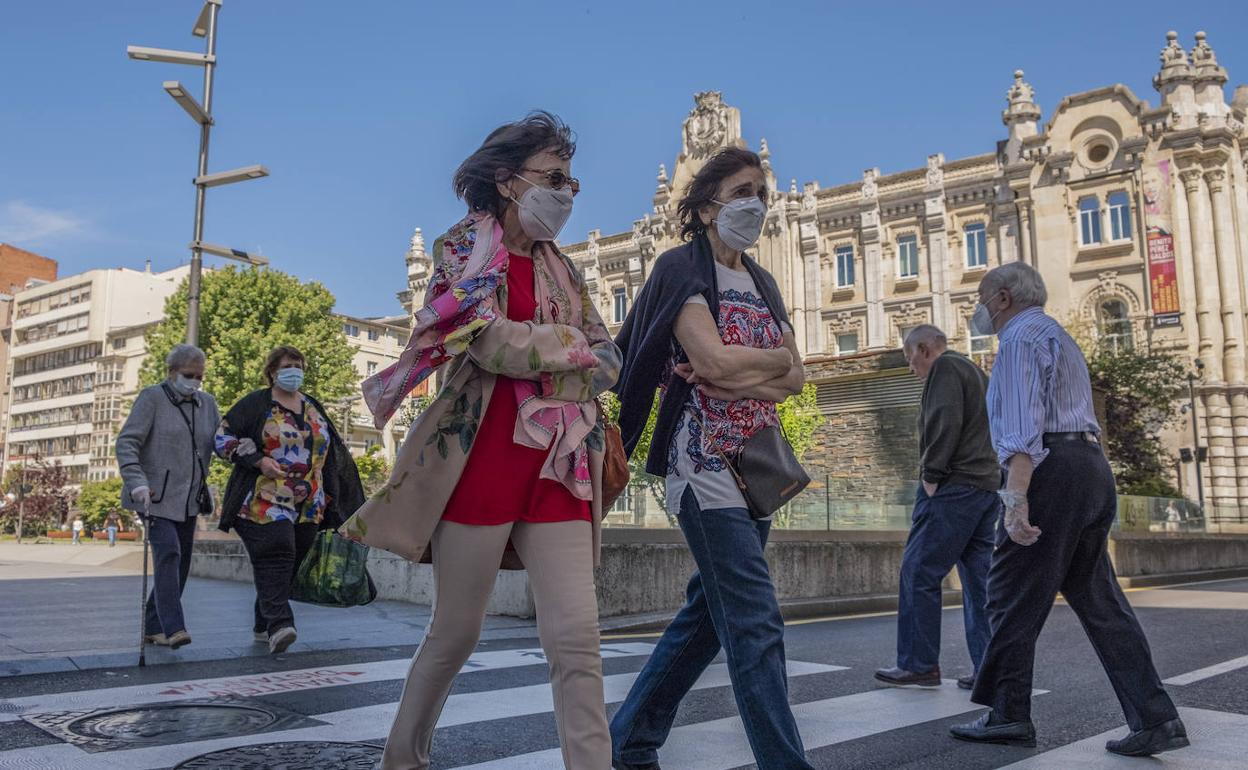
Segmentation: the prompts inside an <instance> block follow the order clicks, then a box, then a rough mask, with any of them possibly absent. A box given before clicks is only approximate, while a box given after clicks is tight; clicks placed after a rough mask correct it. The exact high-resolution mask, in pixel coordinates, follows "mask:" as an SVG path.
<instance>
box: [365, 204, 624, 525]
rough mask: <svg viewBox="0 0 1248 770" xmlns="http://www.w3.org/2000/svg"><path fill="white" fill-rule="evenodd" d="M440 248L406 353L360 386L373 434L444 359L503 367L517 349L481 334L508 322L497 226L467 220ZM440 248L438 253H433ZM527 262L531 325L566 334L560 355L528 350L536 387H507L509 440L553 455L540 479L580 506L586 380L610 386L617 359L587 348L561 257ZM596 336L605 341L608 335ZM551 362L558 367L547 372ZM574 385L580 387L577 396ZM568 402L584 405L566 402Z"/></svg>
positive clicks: (581, 308) (588, 417)
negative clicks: (533, 306)
mask: <svg viewBox="0 0 1248 770" xmlns="http://www.w3.org/2000/svg"><path fill="white" fill-rule="evenodd" d="M439 245H440V246H441V249H442V259H441V261H440V263H439V264H438V270H437V274H436V275H435V276H434V279H433V281H432V282H431V284H430V287H429V293H428V299H427V301H426V304H425V306H424V307H422V308H421V309H420V310H418V311H417V312H416V316H415V323H414V325H413V328H412V335H411V338H410V339H409V341H408V344H407V347H406V349H404V351H403V353H402V354H401V355H400V356H399V360H398V362H396V363H395V364H393V365H392V366H389V367H387V368H386V369H384V370H382V371H381V372H378V373H377V374H376V375H374V376H372V377H370V378H368V379H367V380H365V381H364V383H363V385H362V389H363V393H364V401H365V403H367V404H368V408H369V410H370V411H371V412H372V413H373V421H374V424H375V425H377V426H378V427H379V428H380V427H382V426H384V425H385V424H386V422H388V421H389V419H390V418H391V417H392V416H393V415H394V413H395V412H396V411H397V410H398V408H399V406H400V404H401V403H402V401H403V398H404V397H406V396H407V394H408V393H410V392H411V390H412V389H413V388H414V387H416V385H417V384H419V383H420V382H421V381H422V380H424V379H425V378H427V377H428V376H429V375H430V374H432V372H433V371H434V370H435V369H437V368H438V367H439V366H441V365H442V364H443V363H445V362H446V361H448V360H450V359H451V358H454V357H455V356H457V355H459V354H461V353H466V352H468V350H469V348H472V353H473V357H474V358H475V359H476V360H478V361H490V360H492V359H495V358H497V359H499V360H502V359H503V358H505V357H508V356H509V355H512V354H514V352H515V351H514V348H517V347H519V346H520V345H521V344H522V343H520V341H519V340H517V339H516V338H515V335H512V334H509V333H506V332H504V333H502V334H497V333H491V334H484V332H485V331H486V329H487V328H489V327H490V325H491V324H492V323H493V322H494V321H496V320H498V319H503V320H506V314H505V313H504V312H502V310H501V308H500V307H499V298H500V294H502V295H505V292H506V285H507V281H506V276H507V266H508V258H509V255H508V252H507V248H506V247H505V246H504V245H503V228H502V225H501V224H500V223H499V222H498V221H497V220H496V219H495V218H494V217H492V216H490V215H488V214H484V213H479V212H478V213H473V214H470V215H469V216H468V218H466V219H465V220H464V221H462V222H460V223H459V224H458V225H456V226H455V227H454V228H452V229H451V231H450V232H448V233H447V235H446V236H445V237H444V238H442V239H441V240H440V241H439ZM437 248H438V246H436V245H435V251H436V250H437ZM533 257H534V260H533V264H534V278H535V280H534V284H535V290H536V295H537V318H536V319H535V322H536V323H539V324H542V323H549V324H559V325H561V327H568V328H567V329H566V331H564V332H561V334H560V338H559V342H560V343H561V349H559V350H551V349H549V348H541V347H538V346H530V347H528V349H527V355H528V362H529V369H531V370H532V373H533V374H534V375H535V376H536V379H532V380H530V379H514V380H513V382H514V387H515V389H516V401H517V403H519V405H520V410H519V416H518V418H517V421H516V427H515V433H514V440H515V442H516V443H517V444H521V445H523V446H529V447H534V448H538V449H541V448H545V447H548V446H549V447H552V449H551V452H550V453H549V454H548V455H547V457H546V462H545V464H544V465H543V466H542V471H541V477H542V478H547V479H552V480H555V481H559V482H560V483H562V484H563V485H564V486H565V487H567V488H568V489H569V490H570V491H571V492H572V493H573V494H574V495H575V496H576V497H577V498H578V499H582V500H589V499H591V498H592V496H593V492H592V488H591V483H590V472H589V455H588V451H587V446H586V442H587V440H592V439H591V434H593V431H594V427H595V424H596V420H597V409H596V407H595V405H594V404H593V402H592V401H591V400H590V396H589V393H591V392H593V391H596V390H598V389H599V388H593V387H592V386H591V384H590V382H589V380H591V379H592V380H598V379H603V380H606V379H608V378H609V380H610V382H614V378H615V376H616V374H617V373H618V371H619V353H618V350H616V349H615V347H614V345H595V346H593V347H591V345H590V343H591V342H601V341H602V340H587V338H586V336H585V334H583V333H582V331H581V329H582V326H583V321H584V320H585V317H586V315H587V314H586V312H585V310H586V303H587V302H589V297H588V294H587V292H586V291H585V287H584V286H582V285H578V282H577V281H576V280H575V278H574V277H573V276H574V274H575V273H574V271H573V269H572V266H571V265H570V264H569V263H568V262H567V260H566V258H565V257H563V256H562V255H561V254H560V253H559V252H558V250H557V249H555V247H554V246H553V245H552V244H549V243H546V242H538V243H536V244H534V248H533ZM573 297H576V298H577V299H578V300H579V301H573V299H572V298H573ZM503 328H504V329H506V328H510V327H507V326H504V327H503ZM601 336H603V337H604V339H606V340H608V341H609V339H610V338H609V336H606V329H605V328H602V329H601ZM552 358H555V359H557V358H563V359H564V360H562V361H557V365H556V366H553V367H552V366H550V363H551V361H552ZM550 369H554V370H555V371H553V372H552V371H549V370H550ZM570 374H571V375H574V376H572V377H569V375H570ZM581 382H583V383H584V387H581V388H578V387H576V386H577V384H578V383H581ZM569 385H571V386H572V387H571V388H569ZM572 394H575V395H583V396H584V398H583V399H581V398H569V395H572Z"/></svg>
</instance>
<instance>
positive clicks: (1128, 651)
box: [950, 262, 1189, 756]
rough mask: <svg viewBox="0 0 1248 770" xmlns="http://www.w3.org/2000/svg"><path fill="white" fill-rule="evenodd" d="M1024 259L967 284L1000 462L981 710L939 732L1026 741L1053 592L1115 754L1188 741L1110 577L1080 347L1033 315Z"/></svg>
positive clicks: (1106, 474) (1038, 297)
mask: <svg viewBox="0 0 1248 770" xmlns="http://www.w3.org/2000/svg"><path fill="white" fill-rule="evenodd" d="M1047 299H1048V293H1047V291H1046V290H1045V286H1044V280H1043V279H1042V278H1041V277H1040V273H1038V272H1037V271H1036V270H1035V268H1032V267H1031V266H1029V265H1026V264H1024V263H1022V262H1010V263H1008V264H1005V265H1002V266H1001V267H998V268H995V269H994V270H992V271H990V272H989V273H988V274H987V275H985V276H984V278H983V280H981V281H980V283H979V304H978V305H976V307H975V314H974V316H973V317H972V318H971V323H972V325H973V326H974V327H975V331H976V333H978V334H981V335H988V334H996V335H997V336H998V339H999V341H1000V345H999V349H998V352H997V358H996V361H995V362H994V364H993V368H992V380H991V382H990V383H989V386H988V417H989V421H990V425H991V431H992V439H993V444H994V446H995V448H996V452H997V459H998V461H999V462H1000V463H1001V465H1002V466H1003V467H1004V468H1005V470H1006V479H1005V488H1004V489H1002V490H1001V493H1000V495H1001V500H1002V502H1003V504H1004V515H1003V517H1002V526H1001V527H1000V528H999V529H998V531H997V535H996V542H995V546H996V548H995V550H994V551H993V554H992V564H991V567H990V568H989V572H988V615H989V623H990V625H991V627H992V637H991V639H990V641H989V642H988V649H987V650H986V651H985V653H984V658H983V662H982V663H981V665H980V669H979V674H978V676H977V677H976V680H975V688H974V690H973V691H972V693H971V700H972V701H974V702H975V703H979V704H981V705H984V706H988V707H989V708H990V710H989V711H988V712H987V713H986V714H984V715H983V716H981V717H980V718H979V719H977V720H976V721H974V722H971V723H969V724H964V725H957V726H954V727H952V728H951V729H950V731H951V732H952V734H953V736H954V737H955V738H959V739H961V740H965V741H975V742H980V743H1012V744H1018V745H1023V746H1035V745H1036V729H1035V725H1034V724H1033V723H1032V721H1031V692H1032V677H1033V673H1034V669H1035V654H1036V638H1037V637H1038V636H1039V635H1040V631H1041V629H1042V628H1043V627H1044V622H1045V620H1046V619H1047V618H1048V616H1049V611H1050V610H1051V609H1052V607H1053V601H1054V599H1055V598H1056V596H1057V593H1058V592H1059V591H1060V592H1061V594H1062V596H1063V597H1065V599H1066V603H1067V604H1068V605H1070V608H1071V609H1072V610H1074V612H1075V614H1076V615H1077V616H1078V617H1079V622H1080V623H1081V624H1082V625H1083V628H1084V631H1086V632H1087V634H1088V639H1089V640H1090V641H1091V642H1092V647H1093V648H1094V649H1095V650H1096V654H1097V657H1098V658H1099V659H1100V661H1101V665H1102V666H1103V667H1104V668H1105V673H1106V674H1107V675H1108V677H1109V681H1110V684H1111V685H1112V686H1113V688H1114V693H1115V694H1116V695H1117V696H1118V702H1119V703H1120V704H1121V705H1122V710H1123V713H1124V714H1125V715H1126V719H1127V725H1128V727H1129V728H1130V733H1129V734H1128V735H1127V736H1126V737H1125V738H1122V739H1116V740H1111V741H1109V742H1108V743H1107V744H1106V746H1105V748H1106V750H1107V751H1110V752H1112V753H1114V754H1122V755H1126V756H1150V755H1153V754H1157V753H1160V752H1163V751H1170V750H1173V749H1179V748H1182V747H1184V746H1187V745H1189V743H1188V738H1187V730H1186V728H1185V727H1184V726H1183V722H1182V720H1180V719H1179V714H1178V711H1177V710H1176V709H1175V707H1174V702H1173V701H1172V700H1171V699H1170V696H1169V695H1168V694H1167V693H1166V691H1165V688H1164V687H1162V683H1161V679H1160V677H1158V675H1157V669H1156V667H1155V666H1154V665H1153V658H1152V652H1151V651H1150V650H1149V646H1148V640H1147V639H1146V638H1145V637H1144V630H1143V629H1142V628H1140V623H1139V621H1138V620H1136V617H1135V613H1134V612H1133V611H1132V610H1131V605H1130V604H1128V603H1127V597H1126V596H1125V595H1124V594H1123V592H1122V589H1121V588H1120V587H1119V585H1118V578H1117V576H1116V575H1115V574H1114V566H1113V564H1112V563H1111V562H1110V559H1109V551H1108V549H1107V543H1108V540H1109V530H1110V527H1111V526H1112V525H1113V522H1114V517H1115V516H1116V515H1117V510H1118V497H1117V492H1116V489H1115V484H1114V476H1113V473H1112V472H1111V470H1110V467H1109V462H1108V461H1107V460H1106V458H1105V453H1104V451H1103V450H1102V448H1101V427H1100V424H1099V423H1098V422H1097V420H1096V416H1095V414H1094V413H1093V409H1092V386H1091V380H1090V378H1089V375H1088V366H1087V362H1086V361H1085V360H1084V357H1083V353H1082V352H1081V351H1080V350H1079V346H1078V345H1077V344H1076V343H1075V341H1074V340H1073V339H1072V338H1071V336H1070V335H1069V334H1067V333H1066V331H1065V330H1063V329H1062V327H1061V325H1060V324H1059V323H1058V322H1057V321H1055V320H1054V319H1053V318H1052V317H1050V316H1048V315H1046V314H1045V312H1044V305H1045V302H1046V301H1047Z"/></svg>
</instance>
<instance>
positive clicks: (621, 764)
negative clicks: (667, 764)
mask: <svg viewBox="0 0 1248 770" xmlns="http://www.w3.org/2000/svg"><path fill="white" fill-rule="evenodd" d="M611 767H612V768H614V770H660V769H659V763H658V762H646V763H645V764H642V765H630V764H628V763H627V762H625V761H624V760H622V759H612V760H611Z"/></svg>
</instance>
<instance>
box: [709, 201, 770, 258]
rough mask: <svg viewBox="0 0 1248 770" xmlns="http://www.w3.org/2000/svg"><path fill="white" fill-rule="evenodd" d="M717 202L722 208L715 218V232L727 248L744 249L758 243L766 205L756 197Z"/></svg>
mask: <svg viewBox="0 0 1248 770" xmlns="http://www.w3.org/2000/svg"><path fill="white" fill-rule="evenodd" d="M712 200H713V201H714V202H715V203H719V204H720V205H721V206H722V207H723V208H721V209H720V210H719V216H718V217H716V218H715V232H717V233H719V239H720V240H721V241H723V242H724V245H726V246H727V247H728V248H730V249H733V250H735V251H745V250H746V249H748V248H750V247H751V246H753V245H754V244H755V243H758V236H760V235H762V234H763V219H765V218H766V216H767V206H766V205H765V204H764V203H763V202H762V201H761V200H759V199H758V198H738V199H737V200H735V201H732V202H730V203H721V202H720V201H715V200H714V199H713V198H712Z"/></svg>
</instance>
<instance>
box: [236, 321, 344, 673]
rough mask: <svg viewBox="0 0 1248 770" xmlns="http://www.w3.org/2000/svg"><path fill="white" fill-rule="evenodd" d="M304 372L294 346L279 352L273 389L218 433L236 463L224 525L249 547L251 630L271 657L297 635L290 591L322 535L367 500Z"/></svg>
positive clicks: (270, 361) (253, 397)
mask: <svg viewBox="0 0 1248 770" xmlns="http://www.w3.org/2000/svg"><path fill="white" fill-rule="evenodd" d="M306 368H307V359H306V358H305V357H304V355H303V353H302V352H300V351H299V350H298V349H297V348H294V347H291V346H289V345H281V346H278V347H276V348H274V349H273V350H272V351H271V352H270V353H269V355H268V358H267V359H266V360H265V363H264V378H265V380H266V381H267V382H268V386H267V387H264V388H260V389H259V390H255V391H252V392H251V393H249V394H247V395H246V396H243V397H242V398H241V399H239V401H238V403H236V404H234V406H232V407H230V410H229V411H228V412H226V415H225V418H224V419H223V420H221V424H220V425H219V426H218V428H217V431H216V438H215V449H216V453H217V455H218V456H219V457H221V459H223V460H226V461H228V462H230V463H232V464H233V466H234V467H233V469H232V470H231V472H230V480H229V482H227V484H226V487H225V502H224V504H223V507H222V509H221V523H220V524H219V525H218V526H219V529H221V531H223V532H229V531H230V530H231V529H233V530H234V531H235V532H237V533H238V536H239V538H241V539H242V541H243V546H244V547H245V548H246V549H247V557H248V559H249V560H250V561H251V570H252V577H253V579H254V581H255V585H256V600H255V602H254V603H253V605H252V628H251V630H252V636H253V638H254V640H255V641H257V642H260V643H264V644H267V645H268V646H269V652H270V654H273V655H277V654H279V653H282V652H285V651H286V650H287V648H289V647H290V645H292V644H294V642H295V640H296V639H297V637H298V633H297V631H296V630H295V615H294V611H293V610H292V609H291V606H290V595H291V590H292V589H293V587H294V583H295V577H296V574H297V571H298V569H299V564H300V563H301V562H302V561H303V558H304V556H306V555H307V553H308V551H309V550H310V549H311V548H312V545H313V543H314V542H315V541H316V536H317V533H318V532H319V531H320V530H323V529H334V528H336V527H337V526H338V525H339V524H341V523H342V522H343V520H344V519H345V518H346V515H347V514H349V513H350V512H352V511H354V510H355V509H356V508H358V507H359V506H360V505H361V504H362V503H363V502H364V487H363V485H362V484H361V483H360V474H359V471H358V470H357V469H356V467H355V460H354V459H353V458H352V457H351V452H350V451H349V450H348V449H347V445H346V443H345V442H343V440H342V438H341V436H339V434H338V430H337V429H336V428H335V427H334V423H333V420H331V419H330V417H329V410H327V409H326V408H325V407H324V406H323V405H322V404H321V402H320V401H318V400H316V398H314V397H313V396H311V395H308V394H307V393H305V392H303V390H302V387H303V382H304V376H305V374H304V370H305V369H306Z"/></svg>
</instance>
